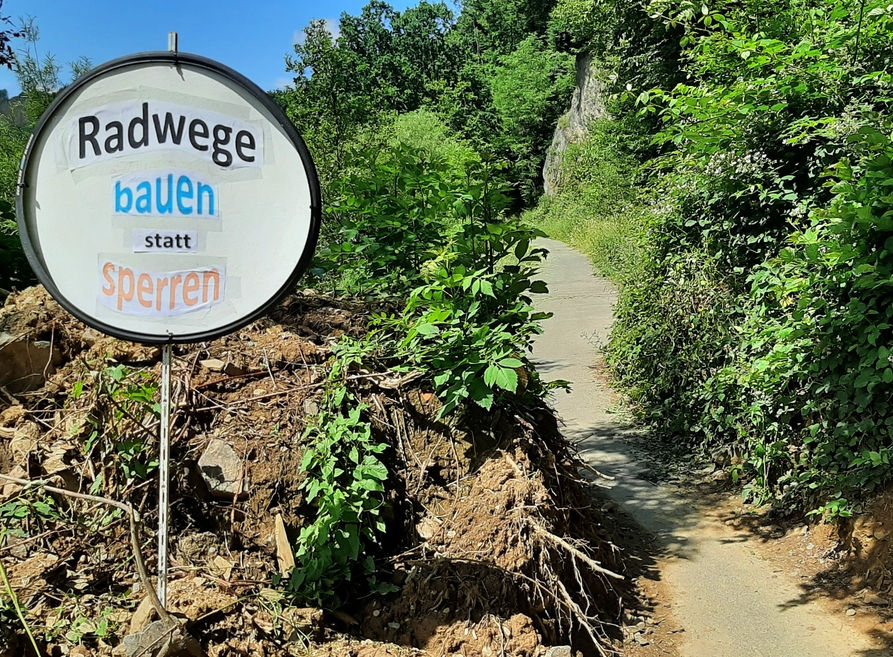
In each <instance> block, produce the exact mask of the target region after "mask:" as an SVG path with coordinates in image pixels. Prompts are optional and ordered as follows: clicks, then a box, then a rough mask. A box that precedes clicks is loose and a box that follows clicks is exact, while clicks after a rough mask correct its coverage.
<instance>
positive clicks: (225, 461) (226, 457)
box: [198, 438, 244, 498]
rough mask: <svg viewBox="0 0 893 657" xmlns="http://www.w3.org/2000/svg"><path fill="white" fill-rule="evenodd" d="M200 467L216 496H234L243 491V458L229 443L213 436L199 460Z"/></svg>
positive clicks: (203, 476)
mask: <svg viewBox="0 0 893 657" xmlns="http://www.w3.org/2000/svg"><path fill="white" fill-rule="evenodd" d="M198 468H199V472H201V474H202V478H203V479H204V480H205V483H206V484H207V485H208V488H209V489H210V490H211V494H212V495H214V496H215V497H224V498H232V497H233V496H234V495H241V494H242V493H243V491H244V486H243V483H244V482H243V481H242V459H241V458H239V455H238V454H236V450H234V449H233V448H232V447H231V446H230V445H229V444H228V443H226V442H224V441H222V440H218V439H217V438H212V439H211V441H210V442H209V443H208V446H207V447H206V448H205V451H204V452H203V453H202V455H201V457H200V458H199V460H198Z"/></svg>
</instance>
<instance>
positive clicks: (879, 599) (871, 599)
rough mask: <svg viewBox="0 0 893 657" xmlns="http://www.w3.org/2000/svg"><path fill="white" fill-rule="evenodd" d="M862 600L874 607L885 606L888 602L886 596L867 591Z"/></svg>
mask: <svg viewBox="0 0 893 657" xmlns="http://www.w3.org/2000/svg"><path fill="white" fill-rule="evenodd" d="M863 602H865V603H866V604H869V605H872V606H874V607H886V606H887V605H889V604H890V601H889V600H888V599H887V598H885V597H883V596H881V595H878V594H877V593H869V594H868V595H866V596H865V598H863Z"/></svg>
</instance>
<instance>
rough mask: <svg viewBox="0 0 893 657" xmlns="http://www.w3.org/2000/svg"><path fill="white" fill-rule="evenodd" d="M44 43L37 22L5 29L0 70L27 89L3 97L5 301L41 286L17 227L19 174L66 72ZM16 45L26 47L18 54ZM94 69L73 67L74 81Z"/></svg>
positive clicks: (1, 288)
mask: <svg viewBox="0 0 893 657" xmlns="http://www.w3.org/2000/svg"><path fill="white" fill-rule="evenodd" d="M0 7H2V2H0ZM2 23H6V24H7V25H11V24H10V22H9V19H7V18H5V17H2V16H0V24H2ZM39 37H40V32H39V30H38V29H37V26H36V25H35V23H34V20H33V19H29V20H26V21H24V22H23V23H21V24H20V25H19V26H18V27H16V28H13V27H9V28H7V29H0V66H8V67H9V68H11V69H12V70H13V71H14V72H15V74H16V77H17V78H18V81H19V84H20V85H21V87H22V93H21V94H20V95H19V96H17V97H16V98H13V99H10V98H8V97H7V96H6V92H5V90H3V91H2V97H0V298H4V297H5V296H6V294H7V292H9V291H11V290H12V289H13V288H18V289H22V288H24V287H27V286H28V285H31V284H33V283H35V282H36V279H35V277H34V273H33V272H32V271H31V267H30V266H29V265H28V261H27V259H26V258H25V254H24V253H23V251H22V246H21V242H20V240H19V235H18V225H17V223H16V216H15V197H16V184H17V177H18V169H19V163H20V162H21V160H22V154H23V153H24V152H25V145H26V144H27V143H28V137H29V136H30V135H31V131H32V130H33V128H34V126H35V125H36V123H37V120H38V119H39V118H40V116H41V114H43V112H44V110H46V108H47V107H49V104H50V103H51V102H52V100H53V98H54V97H55V95H56V93H57V92H58V90H59V89H60V88H61V87H62V86H63V80H62V73H61V67H60V66H59V65H58V64H57V63H56V60H55V59H54V58H53V56H52V54H44V55H41V54H40V52H39V51H38V48H37V43H38V40H39ZM13 42H18V43H21V44H22V47H21V48H20V49H18V50H17V51H14V50H13V48H12V43H13ZM90 68H91V64H90V61H89V60H88V59H86V58H83V57H82V58H81V59H79V60H78V61H76V62H73V63H72V64H71V76H72V79H74V78H77V77H79V76H81V75H83V74H84V73H86V72H87V71H88V70H89V69H90Z"/></svg>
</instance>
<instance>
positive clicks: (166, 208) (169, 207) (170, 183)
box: [155, 173, 201, 214]
mask: <svg viewBox="0 0 893 657" xmlns="http://www.w3.org/2000/svg"><path fill="white" fill-rule="evenodd" d="M155 206H156V207H157V209H158V214H170V213H171V212H173V211H174V175H173V174H172V173H169V174H167V202H166V203H165V202H162V200H161V178H156V179H155ZM199 214H201V210H199Z"/></svg>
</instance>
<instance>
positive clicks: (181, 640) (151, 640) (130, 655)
mask: <svg viewBox="0 0 893 657" xmlns="http://www.w3.org/2000/svg"><path fill="white" fill-rule="evenodd" d="M114 654H115V655H124V656H125V657H159V656H160V655H164V657H187V656H188V657H200V656H201V655H202V654H203V653H202V650H201V646H199V644H198V642H197V641H196V640H195V639H194V638H193V637H192V636H190V635H188V634H186V633H185V632H183V630H182V628H180V627H170V626H168V625H167V624H165V623H164V622H163V621H160V620H159V621H155V622H154V623H150V624H149V626H148V627H147V628H146V629H145V630H143V631H142V632H137V633H136V634H128V635H127V636H125V637H124V639H123V640H122V641H121V643H120V645H119V646H118V647H117V648H115V651H114Z"/></svg>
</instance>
